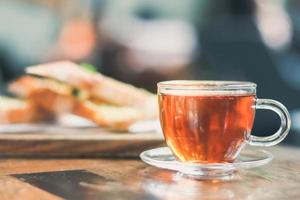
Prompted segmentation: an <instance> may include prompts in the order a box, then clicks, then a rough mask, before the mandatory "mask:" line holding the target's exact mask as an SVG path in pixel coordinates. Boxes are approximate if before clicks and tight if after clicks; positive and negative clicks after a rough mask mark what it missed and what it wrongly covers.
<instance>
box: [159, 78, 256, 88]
mask: <svg viewBox="0 0 300 200" xmlns="http://www.w3.org/2000/svg"><path fill="white" fill-rule="evenodd" d="M157 86H158V88H164V89H170V90H171V89H174V90H176V89H180V90H189V89H192V90H242V89H256V87H257V85H256V84H255V83H253V82H247V81H219V80H217V81H214V80H169V81H161V82H158V83H157Z"/></svg>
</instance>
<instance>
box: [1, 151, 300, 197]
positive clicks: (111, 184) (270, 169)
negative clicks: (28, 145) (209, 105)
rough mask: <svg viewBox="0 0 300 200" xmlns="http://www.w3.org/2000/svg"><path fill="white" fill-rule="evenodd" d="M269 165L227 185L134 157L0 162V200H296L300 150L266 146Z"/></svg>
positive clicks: (238, 176) (240, 175)
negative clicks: (180, 174) (182, 174)
mask: <svg viewBox="0 0 300 200" xmlns="http://www.w3.org/2000/svg"><path fill="white" fill-rule="evenodd" d="M268 150H269V151H271V152H272V153H273V154H274V155H275V159H274V160H273V161H272V162H271V163H270V164H268V165H266V166H264V167H260V168H257V169H253V170H246V171H242V172H239V173H237V174H236V175H235V177H234V178H233V180H231V181H217V180H214V181H194V180H191V179H185V178H180V177H178V176H176V174H175V173H173V172H171V171H166V170H161V169H157V168H154V167H151V166H148V165H146V164H144V163H143V162H141V161H140V160H139V159H136V160H134V159H127V160H126V159H20V158H19V159H13V158H9V159H7V158H5V159H1V161H0V199H1V200H2V199H7V200H13V199H30V200H34V199H39V200H40V199H45V200H48V199H49V200H56V199H75V200H76V199H101V200H106V199H107V200H114V199H132V200H134V199H147V200H152V199H153V200H154V199H172V200H176V199H188V200H193V199H255V200H258V199H280V200H284V199H289V200H291V199H300V149H296V148H290V147H276V148H269V149H268Z"/></svg>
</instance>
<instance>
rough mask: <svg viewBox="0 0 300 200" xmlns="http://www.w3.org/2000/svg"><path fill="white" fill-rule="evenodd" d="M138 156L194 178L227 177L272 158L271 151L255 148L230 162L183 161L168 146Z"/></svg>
mask: <svg viewBox="0 0 300 200" xmlns="http://www.w3.org/2000/svg"><path fill="white" fill-rule="evenodd" d="M140 157H141V159H142V160H143V161H144V162H145V163H148V164H149V165H153V166H155V167H158V168H162V169H169V170H173V171H177V172H179V173H181V175H183V176H188V177H191V178H195V179H227V178H228V177H230V176H231V175H232V174H233V173H234V172H235V171H237V170H241V169H250V168H254V167H259V166H262V165H265V164H267V163H268V162H270V161H271V160H272V159H273V155H272V154H271V153H269V152H267V151H265V150H259V149H255V150H245V151H242V152H241V153H240V155H239V156H238V158H237V159H236V161H235V162H232V163H211V164H198V163H197V164H196V163H183V162H179V161H177V160H176V158H175V157H174V155H173V153H172V152H171V150H170V149H169V148H168V147H161V148H156V149H151V150H147V151H144V152H143V153H141V154H140Z"/></svg>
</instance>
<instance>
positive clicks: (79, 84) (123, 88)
mask: <svg viewBox="0 0 300 200" xmlns="http://www.w3.org/2000/svg"><path fill="white" fill-rule="evenodd" d="M26 72H27V73H28V74H34V75H38V76H44V77H49V78H53V79H57V80H59V81H62V82H65V83H68V84H69V85H71V86H73V87H76V88H80V89H85V90H87V91H88V92H89V93H90V96H91V97H92V98H97V99H99V100H100V101H103V102H106V103H107V104H113V105H118V106H133V107H139V108H141V107H144V106H145V104H147V102H148V100H149V98H150V99H151V98H153V96H155V95H154V94H152V93H150V92H148V91H146V90H143V89H139V88H136V87H134V86H132V85H129V84H126V83H122V82H120V81H117V80H114V79H112V78H109V77H107V76H104V75H102V74H100V73H92V72H89V71H87V70H85V69H84V68H82V67H81V66H79V65H77V64H75V63H72V62H69V61H60V62H53V63H49V64H43V65H37V66H31V67H27V68H26Z"/></svg>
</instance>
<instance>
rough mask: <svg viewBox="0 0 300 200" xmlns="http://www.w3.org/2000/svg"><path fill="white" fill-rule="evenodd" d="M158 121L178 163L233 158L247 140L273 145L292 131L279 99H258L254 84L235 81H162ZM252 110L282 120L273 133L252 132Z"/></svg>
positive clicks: (230, 160) (159, 88)
mask: <svg viewBox="0 0 300 200" xmlns="http://www.w3.org/2000/svg"><path fill="white" fill-rule="evenodd" d="M158 101H159V110H160V123H161V127H162V130H163V133H164V137H165V140H166V143H167V145H168V146H169V148H170V149H171V150H172V152H173V153H174V155H175V156H176V158H177V159H178V160H180V161H182V162H192V163H223V162H233V161H234V160H235V159H236V158H237V156H238V154H239V152H240V151H241V149H242V148H243V147H244V146H245V144H247V143H249V144H252V145H257V146H271V145H275V144H277V143H279V142H280V141H282V140H283V139H284V138H285V136H286V135H287V133H288V131H289V129H290V117H289V113H288V111H287V110H286V108H285V107H284V106H283V105H282V104H281V103H279V102H277V101H274V100H269V99H257V98H256V84H254V83H251V82H236V81H165V82H160V83H158ZM255 109H270V110H273V111H275V112H276V113H277V114H278V115H279V116H280V118H281V122H282V124H281V128H280V129H279V130H278V131H277V132H276V133H275V134H273V135H272V136H268V137H257V136H253V135H251V130H252V126H253V122H254V117H255Z"/></svg>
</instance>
